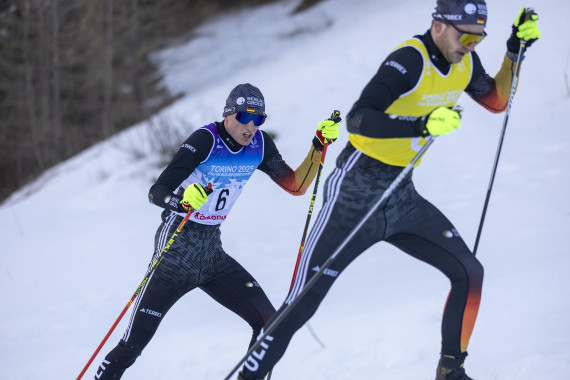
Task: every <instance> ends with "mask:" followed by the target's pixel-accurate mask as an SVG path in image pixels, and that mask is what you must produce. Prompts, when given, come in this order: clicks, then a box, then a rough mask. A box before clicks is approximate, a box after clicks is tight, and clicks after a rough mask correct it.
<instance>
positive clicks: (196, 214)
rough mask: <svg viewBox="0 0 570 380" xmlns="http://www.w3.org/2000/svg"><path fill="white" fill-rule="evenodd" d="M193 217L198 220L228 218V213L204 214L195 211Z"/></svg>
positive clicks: (222, 219)
mask: <svg viewBox="0 0 570 380" xmlns="http://www.w3.org/2000/svg"><path fill="white" fill-rule="evenodd" d="M192 217H193V218H194V219H196V220H221V221H224V220H226V215H204V214H201V213H199V212H196V211H194V213H193V214H192Z"/></svg>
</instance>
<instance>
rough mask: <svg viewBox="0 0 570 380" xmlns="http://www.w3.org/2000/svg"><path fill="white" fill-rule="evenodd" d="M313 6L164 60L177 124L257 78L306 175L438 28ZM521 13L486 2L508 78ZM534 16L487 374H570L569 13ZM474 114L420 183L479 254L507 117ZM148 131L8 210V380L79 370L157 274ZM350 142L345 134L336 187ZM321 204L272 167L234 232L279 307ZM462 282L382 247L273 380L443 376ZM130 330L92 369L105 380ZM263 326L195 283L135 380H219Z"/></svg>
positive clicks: (500, 179) (489, 278)
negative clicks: (344, 122)
mask: <svg viewBox="0 0 570 380" xmlns="http://www.w3.org/2000/svg"><path fill="white" fill-rule="evenodd" d="M296 3H297V2H296V1H284V2H281V3H279V4H274V5H269V6H264V7H260V8H257V9H255V10H248V11H242V12H238V13H234V14H232V15H230V16H226V17H222V18H220V19H218V20H215V21H213V22H212V23H210V24H208V25H205V26H204V27H202V28H200V31H199V33H198V38H196V39H194V40H192V41H188V42H184V43H179V44H177V45H176V46H172V47H170V48H168V49H165V50H164V51H163V52H162V53H160V54H157V56H156V57H155V59H156V60H157V61H158V62H161V65H162V67H163V70H164V73H165V75H166V77H165V82H166V84H167V86H169V88H171V89H172V91H173V92H179V91H183V92H185V93H186V96H185V97H184V98H182V99H180V100H179V101H178V102H177V103H175V104H174V105H172V106H171V107H170V108H168V109H166V110H164V112H163V114H162V115H161V116H160V117H161V118H162V120H171V121H173V122H176V121H179V120H183V121H184V123H187V124H190V125H193V126H194V127H199V126H201V125H203V124H206V123H208V122H211V121H213V120H220V119H221V112H222V108H223V105H224V101H225V98H226V96H227V94H228V92H229V91H230V89H231V88H233V87H234V86H235V85H236V84H238V83H244V82H250V83H252V84H255V85H257V86H258V87H260V88H261V90H262V92H263V93H264V95H265V99H266V103H267V113H268V114H269V116H270V117H269V119H268V121H267V123H266V124H265V125H264V129H266V130H268V131H271V132H274V133H276V134H277V140H276V142H277V145H278V147H279V148H280V150H281V153H282V155H283V156H284V158H285V159H286V160H287V161H288V162H289V164H290V165H291V166H293V167H296V165H297V164H298V163H299V162H300V161H301V159H302V158H303V157H304V155H305V153H306V151H307V149H308V148H309V144H310V141H311V138H312V134H313V133H314V129H315V128H316V126H317V123H318V122H319V121H320V120H322V119H323V118H325V117H328V115H330V112H331V111H332V110H333V109H340V110H341V111H342V113H343V114H346V113H347V112H348V110H349V109H350V107H351V106H352V104H353V102H354V101H355V100H356V99H357V97H358V95H359V94H360V91H361V90H362V88H363V86H364V85H365V84H366V83H367V81H368V80H369V79H370V78H371V76H372V75H373V74H374V72H375V71H376V70H377V68H378V65H379V64H380V62H381V61H382V60H383V58H384V57H385V56H386V54H387V53H388V52H389V51H390V50H391V49H392V48H393V47H395V46H396V45H398V44H399V43H400V42H402V41H403V40H405V39H407V38H409V37H410V36H412V35H413V34H418V33H423V32H424V31H425V30H426V29H427V28H428V27H429V23H430V14H431V12H432V10H433V6H434V4H435V2H434V1H420V0H406V1H402V2H379V1H374V0H352V1H349V0H330V1H325V2H323V3H322V4H320V5H318V6H317V7H314V8H312V9H310V10H309V11H307V12H305V13H302V14H300V15H296V16H291V15H290V12H291V10H292V9H293V8H294V7H295V5H296ZM523 5H525V4H521V3H518V2H515V1H512V0H503V1H500V2H499V1H489V2H488V7H489V12H490V17H489V21H488V27H487V31H488V33H489V37H488V38H487V39H486V40H485V41H484V42H483V43H482V44H481V46H480V47H478V53H479V54H480V56H481V58H482V60H483V63H484V65H485V67H486V69H487V71H488V72H489V73H490V74H492V75H493V74H494V73H495V72H496V71H497V70H498V68H499V66H500V63H501V61H502V56H503V53H504V50H505V40H506V38H507V37H508V35H509V33H510V25H511V23H512V21H513V18H514V16H515V14H516V13H517V11H518V10H519V8H520V7H521V6H523ZM535 6H536V7H537V9H538V11H539V13H540V16H541V20H540V25H541V30H542V34H543V38H542V40H541V41H539V42H537V43H536V44H535V45H534V46H532V48H531V49H530V50H529V52H528V57H527V59H526V61H525V62H524V65H523V68H522V75H521V79H520V83H519V88H518V93H517V96H516V98H515V101H514V103H513V108H512V111H511V115H510V118H509V124H508V129H507V135H506V139H505V143H504V147H503V153H502V156H501V161H500V165H499V170H498V173H497V177H496V181H495V186H494V190H493V195H492V198H491V204H490V207H489V210H488V213H487V219H486V222H485V226H484V230H483V235H482V240H481V243H480V246H479V249H478V257H479V258H480V260H481V261H482V262H483V264H484V266H485V269H486V278H485V283H484V291H483V299H482V304H481V308H480V313H479V318H478V321H477V325H476V329H475V332H474V335H473V337H472V340H471V344H470V346H469V352H470V356H469V358H468V359H467V362H466V367H467V369H468V373H469V374H470V375H471V376H473V377H474V378H476V379H479V380H489V379H497V380H498V379H500V380H508V379H513V380H514V379H516V380H535V379H550V380H563V379H567V378H568V373H570V330H569V329H568V314H569V313H570V304H569V301H568V297H567V293H568V292H567V289H568V288H569V286H570V278H569V276H568V274H567V272H568V268H570V255H569V248H568V244H567V242H566V239H565V237H564V236H565V234H566V233H567V230H568V228H569V227H570V205H569V203H568V201H567V198H568V195H569V192H568V188H569V185H570V180H569V178H570V177H569V175H568V170H567V168H566V166H567V162H568V160H569V158H570V154H569V153H568V152H569V148H570V143H569V141H570V131H569V128H568V121H567V117H566V114H567V110H568V108H569V106H570V93H569V91H570V90H569V86H570V84H569V83H568V80H569V79H568V77H569V76H570V43H569V42H568V41H567V39H566V38H567V36H569V35H570V27H569V26H568V23H567V22H566V18H567V15H568V14H570V4H569V3H568V2H567V1H566V0H550V1H543V2H541V3H540V4H535ZM460 103H461V104H462V105H463V106H464V107H465V112H464V117H463V127H462V128H461V129H460V130H459V131H457V132H454V133H453V134H452V135H450V136H446V137H442V138H440V139H438V140H437V141H436V142H435V144H434V145H433V146H432V148H431V150H430V152H428V154H427V156H426V157H425V158H424V160H423V163H422V165H421V166H420V168H419V169H418V170H416V171H415V173H414V178H415V183H416V187H417V188H418V190H419V191H420V193H422V194H423V195H424V196H425V197H426V198H428V199H429V200H431V201H432V202H433V203H434V204H436V205H437V206H438V207H439V208H440V209H441V210H442V211H443V212H444V213H446V215H447V216H448V217H449V218H450V219H451V220H452V221H453V222H454V224H455V225H456V227H457V228H458V230H459V231H460V232H461V233H462V235H463V237H464V239H465V240H466V241H467V243H468V244H469V245H470V246H472V244H473V241H474V239H475V235H476V231H477V227H478V224H479V218H480V214H481V209H482V205H483V200H484V197H485V193H486V191H487V185H488V181H489V175H490V171H491V167H492V163H493V159H494V155H495V151H496V148H497V141H498V137H499V132H500V129H501V125H502V123H503V120H504V115H493V114H490V113H488V112H486V111H485V110H483V109H482V108H481V107H479V106H477V105H476V104H475V103H474V102H472V101H471V100H470V99H469V98H468V97H466V96H465V97H463V98H462V99H461V101H460ZM148 130H149V129H148V126H147V125H146V123H141V124H140V125H137V126H134V127H133V128H131V129H129V130H128V131H126V132H124V133H121V134H120V135H119V136H116V137H115V138H113V139H111V140H109V141H107V142H104V143H102V144H99V145H97V146H95V147H93V148H91V149H89V150H87V151H85V152H83V153H82V154H79V155H77V156H76V157H74V158H72V159H70V160H68V161H67V162H65V163H63V164H61V165H59V166H57V167H56V168H54V169H52V170H50V171H49V172H48V173H46V174H45V175H44V176H43V177H42V178H40V179H39V180H38V181H36V182H35V183H34V184H32V185H31V186H29V187H27V188H25V189H22V190H21V191H20V192H18V193H17V194H15V195H14V196H13V197H12V198H11V199H10V200H9V201H8V202H6V203H4V204H3V205H2V206H1V207H0V298H1V299H2V303H1V304H0V322H1V323H0V368H2V372H1V373H2V375H0V378H2V379H7V380H12V379H42V380H52V379H54V380H61V379H74V378H76V377H77V375H78V374H79V372H80V371H81V369H82V368H83V366H84V364H85V363H86V362H87V360H88V359H89V357H90V356H91V354H92V353H93V351H94V350H95V348H96V346H97V345H98V344H99V342H100V341H101V339H102V338H103V336H104V335H105V333H106V332H107V331H108V329H109V328H110V327H111V325H112V323H113V321H114V320H115V319H116V318H117V316H118V315H119V313H120V311H121V310H122V308H123V307H124V306H125V304H126V303H127V301H128V300H129V298H130V297H131V295H132V294H133V292H134V291H135V290H136V288H137V286H138V284H139V283H140V281H141V280H142V277H143V275H144V272H145V270H146V266H147V264H148V260H150V257H151V255H152V245H153V238H154V232H155V229H156V227H157V226H158V224H159V214H160V211H161V210H160V209H159V208H157V207H155V206H152V205H150V204H149V203H148V202H147V200H146V194H147V190H148V188H149V187H150V185H151V184H152V182H153V180H154V179H155V178H156V176H157V175H158V174H159V173H160V171H161V170H162V169H163V166H162V165H161V164H159V159H158V157H157V155H156V153H155V152H153V151H152V144H151V142H150V141H149V140H148V139H149V137H148V136H149V133H148ZM189 132H190V131H188V133H189ZM346 140H347V138H346V132H345V131H344V129H343V130H342V132H341V136H340V138H339V141H338V142H337V143H336V144H334V145H332V146H331V147H330V149H329V151H328V154H327V161H326V163H325V168H324V173H323V181H324V178H326V175H327V174H328V173H330V171H331V170H332V167H333V165H334V160H335V158H336V156H337V154H338V152H339V151H340V150H341V149H342V147H343V146H344V144H345V142H346ZM178 143H179V142H176V144H178ZM135 153H138V154H139V155H136V154H135ZM141 155H142V156H141ZM320 199H321V196H320V194H319V197H318V202H317V205H316V209H317V210H318V209H319V208H320ZM309 202H310V194H307V195H305V196H304V197H298V198H294V197H291V196H289V195H288V194H286V193H285V192H283V191H281V190H280V189H279V188H278V187H277V186H276V185H275V184H273V183H272V182H271V181H270V180H269V179H268V178H267V177H266V176H265V175H264V174H263V173H261V172H259V173H258V174H256V175H254V176H253V178H252V180H251V181H250V184H249V185H248V188H247V190H246V191H245V192H244V194H243V196H242V198H241V199H240V201H239V202H238V203H237V204H236V206H235V209H234V211H233V213H232V215H231V216H230V217H229V219H228V220H227V221H226V222H225V223H224V226H223V227H222V233H223V239H224V247H225V249H226V251H227V252H228V253H230V254H232V255H233V256H234V257H236V258H237V259H238V260H239V261H240V262H241V263H242V264H243V265H244V266H245V267H246V268H248V269H249V271H250V272H251V273H252V274H254V275H255V276H256V278H257V280H258V281H259V282H260V283H261V284H262V286H263V287H264V289H265V291H266V292H267V294H268V296H269V298H270V299H271V300H272V302H273V303H274V304H275V305H276V306H278V305H280V304H281V302H282V300H283V298H284V297H285V295H286V293H287V290H288V287H289V283H290V279H291V275H292V270H293V267H294V265H295V260H296V255H297V250H298V246H299V242H300V238H301V233H302V228H303V225H304V221H305V217H306V214H307V209H308V205H309ZM448 290H449V284H448V281H447V279H445V278H444V277H443V276H442V275H441V274H440V273H438V272H437V271H435V270H433V269H432V268H431V267H428V266H426V265H425V264H423V263H420V262H417V261H415V260H413V259H411V258H410V257H408V256H407V255H405V254H403V253H401V252H400V251H398V250H397V249H395V248H393V247H391V246H389V245H387V244H385V243H380V244H378V245H376V246H374V247H372V248H371V249H370V250H369V251H367V252H366V253H365V254H363V255H362V256H361V257H360V258H359V259H358V260H356V261H355V262H354V263H353V264H352V265H351V266H350V267H349V268H348V269H347V270H346V271H345V272H344V273H343V275H342V276H341V277H340V278H339V279H338V281H337V283H336V284H335V286H334V287H333V289H332V290H331V292H330V294H329V295H328V297H327V298H326V299H325V301H324V302H323V304H322V306H321V307H320V309H319V310H318V312H317V314H316V315H315V317H314V318H313V319H312V320H311V326H312V327H313V328H314V329H315V331H316V333H317V334H318V336H319V337H320V339H321V340H322V341H323V342H324V344H325V348H321V347H320V346H319V345H318V344H317V342H316V341H315V340H314V339H313V338H312V337H311V334H310V332H309V330H308V329H307V328H303V329H301V330H299V332H298V333H297V334H296V335H295V337H294V339H293V341H292V343H291V345H290V346H289V349H288V351H287V353H286V355H285V357H284V358H283V359H282V361H281V362H279V364H278V365H277V367H276V368H275V371H274V376H273V379H275V380H280V379H291V378H294V379H313V380H320V379H323V380H324V379H327V380H329V379H358V378H367V379H390V380H392V379H433V377H434V376H433V373H434V370H435V365H436V362H437V359H438V349H439V344H440V336H439V327H440V322H441V312H442V309H443V305H444V303H445V299H446V296H447V292H448ZM129 313H130V311H129ZM127 320H128V314H127V317H125V318H123V320H122V322H121V323H120V324H119V326H118V327H117V329H116V330H115V332H114V333H113V335H112V336H111V338H110V339H109V341H108V343H107V344H106V345H105V347H104V348H103V350H102V352H101V354H100V355H99V356H98V357H97V359H96V360H95V362H94V364H93V365H92V367H91V368H90V370H89V371H88V373H87V374H86V375H85V377H84V378H92V377H93V374H94V373H95V370H96V367H97V366H98V364H99V363H100V362H101V360H102V358H103V356H104V355H105V354H106V353H107V352H108V351H109V350H110V349H111V348H112V347H113V346H114V345H115V344H116V343H117V342H118V340H119V339H120V337H121V335H122V333H123V330H124V328H125V325H126V321H127ZM249 335H250V331H249V328H248V326H247V325H246V324H245V323H244V322H243V321H241V320H240V319H239V318H238V317H237V316H235V315H233V314H232V313H231V312H229V311H227V310H225V309H224V308H223V307H221V306H219V305H218V304H216V303H215V302H213V301H212V300H211V299H209V298H208V297H207V296H205V295H204V294H203V293H201V292H200V291H194V292H191V293H190V294H188V295H186V296H185V297H184V298H183V299H182V300H181V301H180V302H179V303H178V304H177V305H176V306H174V307H173V309H172V310H171V311H170V312H169V314H168V317H166V318H165V320H164V322H163V324H162V326H161V328H160V329H159V331H158V333H157V334H156V336H155V338H154V339H153V341H152V342H151V344H150V345H149V346H148V347H147V349H146V350H145V351H144V352H143V355H142V357H141V358H140V359H139V360H138V361H137V363H135V365H134V366H133V367H132V368H131V369H130V370H129V371H128V372H127V373H126V374H125V376H124V377H123V378H124V379H153V380H160V379H169V380H175V379H187V378H192V379H208V380H209V379H221V378H223V377H225V375H226V374H227V373H228V371H229V370H230V369H231V367H233V365H234V364H235V363H236V361H237V360H238V359H239V358H240V357H241V356H242V355H243V354H244V351H245V349H246V345H247V343H248V341H249Z"/></svg>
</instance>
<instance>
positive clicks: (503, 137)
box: [473, 8, 534, 255]
mask: <svg viewBox="0 0 570 380" xmlns="http://www.w3.org/2000/svg"><path fill="white" fill-rule="evenodd" d="M533 12H534V9H532V8H527V9H526V10H525V14H526V15H527V16H526V17H530V16H531V15H532V13H533ZM520 42H521V44H520V47H519V54H518V56H517V62H516V66H515V72H514V74H513V83H512V85H511V92H510V93H509V101H508V103H507V109H506V111H505V118H504V119H503V128H502V129H501V136H500V137H499V146H498V147H497V153H496V154H495V162H494V163H493V170H492V171H491V179H490V180H489V186H488V187H487V195H486V197H485V203H484V205H483V212H482V213H481V220H480V221H479V228H478V230H477V237H476V238H475V244H474V245H473V255H476V254H477V247H479V240H480V239H481V232H482V231H483V223H484V222H485V215H486V214H487V206H489V199H490V198H491V190H492V189H493V183H494V182H495V174H496V173H497V166H498V165H499V157H500V155H501V149H502V147H503V140H504V139H505V132H506V130H507V122H508V121H509V113H510V112H511V106H512V103H513V98H514V96H515V90H516V88H517V82H518V74H519V68H520V63H521V60H522V55H523V53H524V48H525V46H526V41H525V40H523V39H521V41H520Z"/></svg>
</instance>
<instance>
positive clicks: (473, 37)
mask: <svg viewBox="0 0 570 380" xmlns="http://www.w3.org/2000/svg"><path fill="white" fill-rule="evenodd" d="M446 24H449V25H451V26H453V29H455V30H457V31H458V32H459V43H460V44H461V45H463V46H465V47H468V46H469V45H471V44H475V45H478V44H479V43H480V42H481V41H483V39H484V38H485V37H487V33H485V31H483V33H481V34H478V33H469V32H466V31H464V30H461V29H459V28H458V27H456V26H455V24H454V23H452V22H451V21H449V20H447V22H446Z"/></svg>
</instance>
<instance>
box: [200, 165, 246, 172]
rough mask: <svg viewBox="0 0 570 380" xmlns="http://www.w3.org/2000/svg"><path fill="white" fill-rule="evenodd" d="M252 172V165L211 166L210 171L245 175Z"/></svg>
mask: <svg viewBox="0 0 570 380" xmlns="http://www.w3.org/2000/svg"><path fill="white" fill-rule="evenodd" d="M254 170H255V168H254V167H253V165H233V166H226V165H212V169H211V170H210V171H211V172H212V173H246V172H252V171H254Z"/></svg>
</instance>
